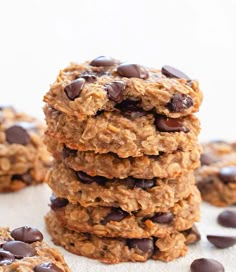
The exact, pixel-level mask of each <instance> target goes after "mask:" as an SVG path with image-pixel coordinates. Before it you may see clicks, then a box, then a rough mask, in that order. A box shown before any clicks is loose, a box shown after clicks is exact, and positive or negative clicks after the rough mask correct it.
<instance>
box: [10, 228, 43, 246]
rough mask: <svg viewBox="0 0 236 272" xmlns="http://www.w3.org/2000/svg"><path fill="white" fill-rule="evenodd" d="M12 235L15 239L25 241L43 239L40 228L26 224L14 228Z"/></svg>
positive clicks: (30, 241)
mask: <svg viewBox="0 0 236 272" xmlns="http://www.w3.org/2000/svg"><path fill="white" fill-rule="evenodd" d="M11 236H12V237H13V238H14V239H15V240H17V241H22V242H25V243H33V242H36V241H42V240H43V234H42V233H41V232H40V231H39V230H38V229H36V228H31V227H26V226H25V227H20V228H17V229H14V230H12V231H11Z"/></svg>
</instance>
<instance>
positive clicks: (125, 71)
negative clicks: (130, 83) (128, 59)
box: [117, 63, 149, 79]
mask: <svg viewBox="0 0 236 272" xmlns="http://www.w3.org/2000/svg"><path fill="white" fill-rule="evenodd" d="M117 72H118V74H119V75H121V76H124V77H128V78H130V77H137V78H142V79H147V78H148V77H149V75H148V71H147V70H146V69H145V68H144V67H143V66H140V65H138V64H130V63H122V64H120V65H119V66H118V67H117Z"/></svg>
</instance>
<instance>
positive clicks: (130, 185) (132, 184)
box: [116, 177, 136, 189]
mask: <svg viewBox="0 0 236 272" xmlns="http://www.w3.org/2000/svg"><path fill="white" fill-rule="evenodd" d="M116 180H117V181H118V182H121V183H122V184H124V185H125V186H126V187H127V188H129V189H134V187H135V183H136V179H135V178H133V177H127V178H125V179H116Z"/></svg>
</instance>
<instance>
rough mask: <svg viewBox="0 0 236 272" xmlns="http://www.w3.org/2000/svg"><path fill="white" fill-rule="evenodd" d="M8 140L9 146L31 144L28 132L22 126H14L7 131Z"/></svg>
mask: <svg viewBox="0 0 236 272" xmlns="http://www.w3.org/2000/svg"><path fill="white" fill-rule="evenodd" d="M5 133H6V140H7V142H8V143H9V144H21V145H27V144H28V143H29V142H30V136H29V134H28V133H27V131H26V130H25V129H24V128H22V127H20V126H12V127H9V128H8V129H6V131H5Z"/></svg>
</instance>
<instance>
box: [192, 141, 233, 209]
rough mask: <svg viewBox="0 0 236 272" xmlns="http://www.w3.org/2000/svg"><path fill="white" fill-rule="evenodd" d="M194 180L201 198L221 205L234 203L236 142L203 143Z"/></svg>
mask: <svg viewBox="0 0 236 272" xmlns="http://www.w3.org/2000/svg"><path fill="white" fill-rule="evenodd" d="M196 181H197V186H198V188H199V190H200V191H201V194H202V198H203V200H205V201H207V202H209V203H211V204H213V205H215V206H221V207H224V206H229V205H232V204H236V143H229V142H225V141H212V142H209V143H206V144H203V153H202V155H201V167H200V168H199V169H198V170H197V171H196Z"/></svg>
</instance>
